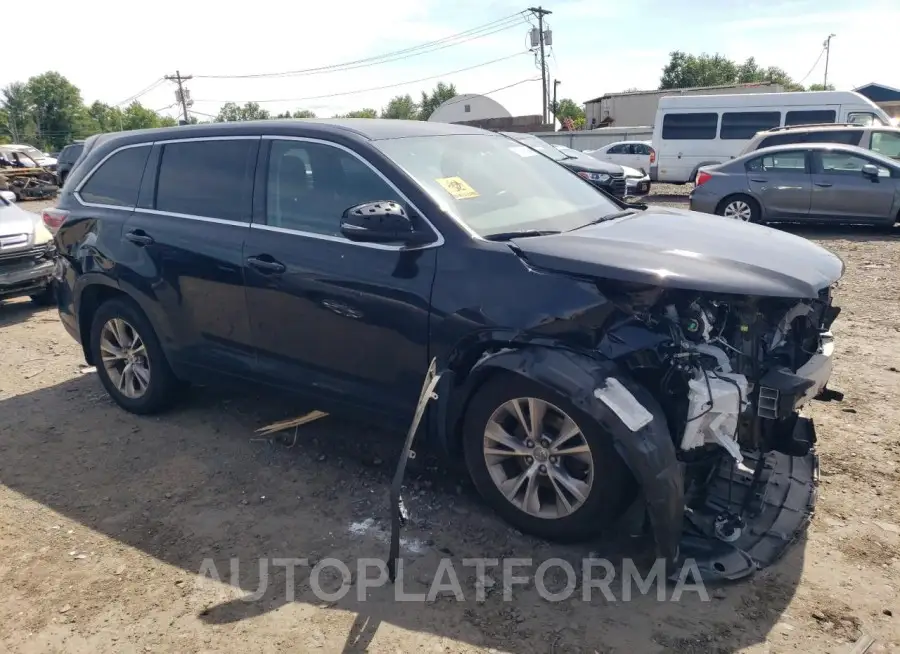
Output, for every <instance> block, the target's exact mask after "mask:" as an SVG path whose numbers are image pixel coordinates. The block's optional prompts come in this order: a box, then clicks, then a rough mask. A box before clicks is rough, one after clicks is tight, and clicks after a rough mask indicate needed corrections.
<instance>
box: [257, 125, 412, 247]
mask: <svg viewBox="0 0 900 654" xmlns="http://www.w3.org/2000/svg"><path fill="white" fill-rule="evenodd" d="M377 200H394V201H396V202H400V203H401V204H403V203H404V201H403V199H402V198H400V197H399V195H398V194H397V192H396V191H394V190H393V189H392V188H391V187H390V186H389V185H388V184H387V182H385V181H384V180H383V179H382V178H381V177H379V176H378V175H377V174H376V173H375V172H374V171H373V170H372V169H371V168H370V167H369V166H368V165H366V164H365V163H363V162H362V161H361V160H360V159H359V158H357V157H356V156H354V155H352V154H350V153H349V152H347V151H345V150H342V149H340V148H336V147H333V146H330V145H323V144H321V143H312V142H308V141H273V142H272V151H271V153H270V155H269V174H268V182H267V184H266V224H268V225H271V226H273V227H281V228H284V229H292V230H296V231H299V232H310V233H313V234H325V235H328V236H340V224H341V216H343V214H344V211H346V210H347V209H349V208H350V207H354V206H356V205H358V204H362V203H363V202H374V201H377Z"/></svg>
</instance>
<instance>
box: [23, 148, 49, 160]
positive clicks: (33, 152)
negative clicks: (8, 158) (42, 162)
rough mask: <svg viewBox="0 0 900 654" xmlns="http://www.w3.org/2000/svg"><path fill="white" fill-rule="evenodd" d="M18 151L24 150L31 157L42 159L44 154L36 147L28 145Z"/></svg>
mask: <svg viewBox="0 0 900 654" xmlns="http://www.w3.org/2000/svg"><path fill="white" fill-rule="evenodd" d="M19 152H24V153H25V154H27V155H28V156H29V157H31V158H32V159H43V158H44V157H45V156H46V155H45V154H44V153H43V152H41V151H40V150H38V149H37V148H33V147H31V146H30V145H29V146H26V147H24V148H22V149H21V150H19Z"/></svg>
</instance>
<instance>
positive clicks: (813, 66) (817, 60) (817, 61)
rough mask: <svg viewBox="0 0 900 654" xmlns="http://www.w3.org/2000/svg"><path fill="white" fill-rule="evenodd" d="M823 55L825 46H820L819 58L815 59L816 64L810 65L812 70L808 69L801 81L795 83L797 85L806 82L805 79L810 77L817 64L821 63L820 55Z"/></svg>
mask: <svg viewBox="0 0 900 654" xmlns="http://www.w3.org/2000/svg"><path fill="white" fill-rule="evenodd" d="M823 54H825V46H822V49H821V50H820V51H819V58H818V59H816V63H814V64H813V65H812V68H810V69H809V72H808V73H806V75H804V76H803V79H801V80H800V81H798V82H797V84H803V82H805V81H806V78H807V77H809V76H810V75H812V73H813V71H814V70H815V69H816V66H818V65H819V62H820V61H822V55H823Z"/></svg>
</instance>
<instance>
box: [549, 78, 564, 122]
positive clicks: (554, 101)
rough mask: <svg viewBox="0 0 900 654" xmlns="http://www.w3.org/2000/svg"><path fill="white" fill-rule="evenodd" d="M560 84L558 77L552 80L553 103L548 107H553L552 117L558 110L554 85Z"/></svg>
mask: <svg viewBox="0 0 900 654" xmlns="http://www.w3.org/2000/svg"><path fill="white" fill-rule="evenodd" d="M560 84H562V82H560V81H559V80H558V79H555V80H553V104H551V105H550V107H551V108H552V109H553V118H554V119H556V120H558V119H557V118H556V112H557V111H559V105H557V104H556V87H557V86H559V85H560Z"/></svg>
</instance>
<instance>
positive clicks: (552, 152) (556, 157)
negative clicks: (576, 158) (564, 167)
mask: <svg viewBox="0 0 900 654" xmlns="http://www.w3.org/2000/svg"><path fill="white" fill-rule="evenodd" d="M509 137H510V138H512V139H513V140H515V141H518V142H519V143H523V144H525V145H527V146H528V147H529V148H531V149H532V150H537V151H538V152H540V153H541V154H543V155H546V156H548V157H550V158H551V159H553V161H562V160H563V159H568V156H567V155H564V154H563V153H562V152H560V151H559V150H557V149H556V148H554V147H553V146H552V145H550V144H549V143H547V142H546V141H542V140H541V139H539V138H538V137H537V136H531V135H530V134H510V135H509Z"/></svg>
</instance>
